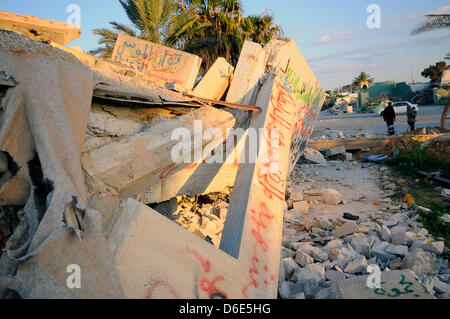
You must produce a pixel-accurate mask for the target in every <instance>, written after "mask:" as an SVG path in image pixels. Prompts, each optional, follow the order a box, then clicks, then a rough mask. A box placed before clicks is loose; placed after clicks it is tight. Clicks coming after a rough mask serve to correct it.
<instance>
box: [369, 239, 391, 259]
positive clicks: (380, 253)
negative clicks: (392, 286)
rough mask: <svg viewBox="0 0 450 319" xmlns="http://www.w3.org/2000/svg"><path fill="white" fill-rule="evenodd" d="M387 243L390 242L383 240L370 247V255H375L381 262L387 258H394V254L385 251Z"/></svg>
mask: <svg viewBox="0 0 450 319" xmlns="http://www.w3.org/2000/svg"><path fill="white" fill-rule="evenodd" d="M389 245H390V244H389V243H388V242H385V241H383V242H379V243H376V244H375V245H373V247H372V249H371V253H372V256H374V257H377V259H379V260H381V261H383V262H385V261H388V260H389V259H394V258H395V255H393V254H391V253H388V252H387V251H386V248H387V247H389Z"/></svg>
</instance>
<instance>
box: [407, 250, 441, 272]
mask: <svg viewBox="0 0 450 319" xmlns="http://www.w3.org/2000/svg"><path fill="white" fill-rule="evenodd" d="M401 269H410V270H412V271H414V272H415V273H416V274H424V275H435V274H437V273H438V266H437V265H436V258H435V257H434V256H433V255H432V254H431V253H430V252H428V251H423V250H420V249H419V250H416V251H414V252H412V253H411V254H409V255H408V256H406V257H405V258H404V259H403V261H402V265H401Z"/></svg>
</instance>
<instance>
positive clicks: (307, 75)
mask: <svg viewBox="0 0 450 319" xmlns="http://www.w3.org/2000/svg"><path fill="white" fill-rule="evenodd" d="M264 50H265V52H266V56H267V59H268V62H267V67H280V68H281V69H282V70H283V71H284V72H285V74H286V77H287V79H288V80H289V82H290V87H289V90H290V91H291V92H292V94H293V95H294V96H295V98H296V100H297V103H298V108H297V113H296V114H295V115H294V117H295V118H296V122H295V124H294V128H293V137H292V145H291V153H290V165H289V173H290V172H291V171H292V170H293V168H294V166H295V164H296V163H297V162H298V160H299V158H300V156H301V155H302V153H303V150H304V148H305V147H306V145H307V142H308V139H309V137H310V136H311V134H312V132H313V131H314V126H315V124H316V121H317V118H318V117H319V113H320V109H321V108H322V105H323V101H324V100H325V94H324V92H323V90H322V88H321V86H320V84H319V82H318V81H317V78H316V76H315V75H314V73H313V71H312V70H311V68H310V67H309V65H308V63H307V62H306V59H305V58H304V57H303V55H302V53H301V52H300V50H299V48H298V47H297V45H296V44H295V42H294V41H293V40H292V39H289V38H275V39H272V40H271V41H270V42H269V43H268V44H267V45H266V46H265V47H264Z"/></svg>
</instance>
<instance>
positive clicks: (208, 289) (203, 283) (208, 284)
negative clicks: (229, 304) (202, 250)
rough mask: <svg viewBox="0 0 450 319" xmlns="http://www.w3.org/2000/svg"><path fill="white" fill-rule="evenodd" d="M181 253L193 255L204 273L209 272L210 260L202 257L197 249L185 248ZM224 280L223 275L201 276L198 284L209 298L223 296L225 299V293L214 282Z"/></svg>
mask: <svg viewBox="0 0 450 319" xmlns="http://www.w3.org/2000/svg"><path fill="white" fill-rule="evenodd" d="M182 253H186V254H190V255H192V256H194V257H195V259H197V260H198V261H199V262H200V264H201V265H202V267H203V271H204V272H205V273H206V274H209V273H210V272H211V268H212V267H211V262H210V261H209V260H208V259H205V258H203V257H202V256H201V255H200V254H199V253H198V252H197V251H195V250H193V249H185V250H183V251H182ZM223 280H225V278H224V277H223V276H216V277H214V278H212V279H209V278H207V277H206V276H201V277H200V278H199V279H198V286H199V288H200V290H202V291H203V292H205V293H206V294H207V295H208V296H209V297H210V298H214V297H220V298H224V299H227V298H228V297H227V294H226V293H225V292H223V291H222V290H220V289H219V288H217V286H216V284H217V283H218V282H219V281H223Z"/></svg>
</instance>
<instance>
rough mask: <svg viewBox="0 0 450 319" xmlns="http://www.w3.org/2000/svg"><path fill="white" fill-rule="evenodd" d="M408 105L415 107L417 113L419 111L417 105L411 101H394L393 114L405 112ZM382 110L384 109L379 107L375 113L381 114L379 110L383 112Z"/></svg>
mask: <svg viewBox="0 0 450 319" xmlns="http://www.w3.org/2000/svg"><path fill="white" fill-rule="evenodd" d="M408 105H410V106H411V107H415V108H416V111H417V113H419V106H418V105H417V104H412V103H410V102H407V101H402V102H397V103H394V105H393V107H394V111H395V114H396V115H398V114H406V111H407V106H408ZM383 111H384V109H379V110H378V111H377V114H378V115H381V112H383Z"/></svg>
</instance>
